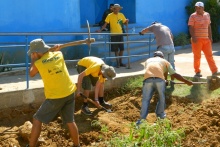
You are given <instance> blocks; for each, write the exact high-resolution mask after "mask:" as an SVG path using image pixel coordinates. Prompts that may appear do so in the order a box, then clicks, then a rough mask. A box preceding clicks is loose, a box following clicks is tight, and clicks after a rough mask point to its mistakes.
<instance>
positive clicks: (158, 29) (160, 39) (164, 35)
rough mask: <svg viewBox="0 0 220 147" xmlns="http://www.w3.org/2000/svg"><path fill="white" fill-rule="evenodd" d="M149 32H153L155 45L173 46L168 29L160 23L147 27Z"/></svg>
mask: <svg viewBox="0 0 220 147" xmlns="http://www.w3.org/2000/svg"><path fill="white" fill-rule="evenodd" d="M148 28H149V31H151V32H153V33H154V34H155V36H156V41H157V45H170V44H173V40H172V36H171V31H170V29H169V28H168V27H167V26H165V25H162V24H160V23H156V24H153V25H151V26H149V27H148Z"/></svg>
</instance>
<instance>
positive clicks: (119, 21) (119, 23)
mask: <svg viewBox="0 0 220 147" xmlns="http://www.w3.org/2000/svg"><path fill="white" fill-rule="evenodd" d="M122 8H123V7H121V6H120V5H119V4H114V6H113V13H110V14H109V15H108V16H107V17H106V19H105V24H104V25H103V26H102V27H101V29H100V30H98V31H97V32H101V31H102V30H104V29H105V28H106V26H107V24H110V32H111V33H112V34H111V42H121V43H118V44H115V43H113V44H111V51H112V52H114V53H115V57H116V64H117V65H116V67H117V68H119V67H120V66H121V67H126V65H125V64H123V63H122V58H118V56H123V52H124V44H123V43H122V42H124V41H123V35H122V34H123V24H127V23H128V21H129V20H128V19H126V18H125V16H124V14H122V13H120V10H121V9H122ZM114 33H117V34H114Z"/></svg>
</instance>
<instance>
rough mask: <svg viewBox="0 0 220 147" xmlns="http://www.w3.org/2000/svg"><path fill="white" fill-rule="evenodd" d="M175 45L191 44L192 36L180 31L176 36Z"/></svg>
mask: <svg viewBox="0 0 220 147" xmlns="http://www.w3.org/2000/svg"><path fill="white" fill-rule="evenodd" d="M173 42H174V45H175V46H182V47H184V46H185V45H188V44H190V38H189V36H188V35H187V34H186V33H180V34H178V35H177V36H174V40H173Z"/></svg>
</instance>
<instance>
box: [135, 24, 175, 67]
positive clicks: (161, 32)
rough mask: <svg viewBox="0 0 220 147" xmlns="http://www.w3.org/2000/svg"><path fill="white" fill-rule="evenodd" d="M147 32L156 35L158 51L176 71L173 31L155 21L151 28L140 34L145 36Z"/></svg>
mask: <svg viewBox="0 0 220 147" xmlns="http://www.w3.org/2000/svg"><path fill="white" fill-rule="evenodd" d="M147 32H153V33H154V35H155V38H156V43H157V50H158V51H161V52H162V53H163V54H164V59H166V60H167V61H169V62H170V64H171V65H172V66H173V68H174V69H175V65H174V61H175V60H174V55H175V48H174V44H173V34H172V32H171V30H170V29H169V28H168V27H167V26H165V25H163V24H161V23H159V22H157V21H155V22H152V23H151V25H150V26H148V27H146V28H144V29H143V30H141V31H140V32H139V34H140V35H144V34H145V33H147Z"/></svg>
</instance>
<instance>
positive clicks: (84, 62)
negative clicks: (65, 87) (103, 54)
mask: <svg viewBox="0 0 220 147" xmlns="http://www.w3.org/2000/svg"><path fill="white" fill-rule="evenodd" d="M103 64H105V62H104V61H103V60H102V59H100V58H98V57H93V56H89V57H85V58H82V59H81V60H79V62H78V65H81V66H84V67H85V68H86V70H85V74H86V76H87V75H92V76H93V77H99V81H100V82H101V83H103V82H104V81H105V78H103V76H102V75H99V72H100V71H101V66H102V65H103Z"/></svg>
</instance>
